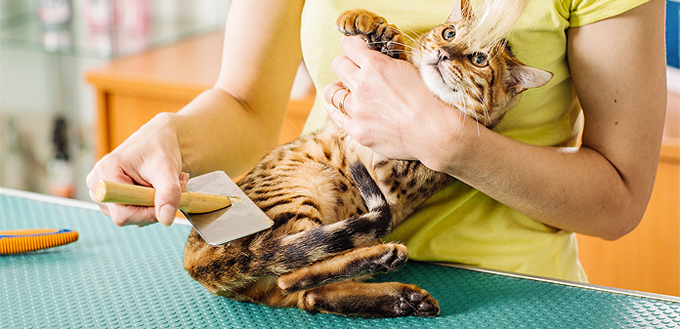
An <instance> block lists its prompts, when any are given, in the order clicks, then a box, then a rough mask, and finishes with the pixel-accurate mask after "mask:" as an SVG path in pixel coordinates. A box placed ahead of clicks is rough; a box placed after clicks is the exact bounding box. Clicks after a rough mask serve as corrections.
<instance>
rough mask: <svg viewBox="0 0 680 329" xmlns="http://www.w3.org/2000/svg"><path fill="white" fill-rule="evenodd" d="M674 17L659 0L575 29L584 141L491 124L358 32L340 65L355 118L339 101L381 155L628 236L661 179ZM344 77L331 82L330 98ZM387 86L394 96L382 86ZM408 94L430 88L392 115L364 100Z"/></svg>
mask: <svg viewBox="0 0 680 329" xmlns="http://www.w3.org/2000/svg"><path fill="white" fill-rule="evenodd" d="M663 17H664V2H663V1H662V0H655V1H652V2H650V3H648V4H645V5H642V6H640V7H638V8H636V9H633V10H631V11H629V12H626V13H624V14H622V15H619V16H617V17H613V18H610V19H607V20H603V21H600V22H597V23H594V24H590V25H587V26H583V27H579V28H573V29H570V30H569V31H568V39H569V41H568V42H569V44H568V49H569V50H568V58H569V64H570V68H571V70H572V73H573V79H574V83H575V86H576V90H577V93H578V95H579V99H580V101H581V105H582V107H583V111H584V115H585V130H584V134H583V145H582V146H581V148H579V149H570V148H557V147H540V146H532V145H528V144H524V143H521V142H518V141H515V140H512V139H510V138H507V137H504V136H502V135H500V134H498V133H495V132H492V131H490V130H488V129H485V128H484V127H481V126H480V125H479V124H477V122H476V121H474V120H473V119H471V118H469V117H465V116H461V114H460V112H459V111H455V110H454V111H452V110H451V108H450V107H447V106H445V105H444V104H441V103H437V102H435V101H434V100H432V97H431V96H428V95H425V94H423V93H421V92H420V91H421V89H422V86H420V83H419V82H417V79H416V76H415V73H414V72H409V69H403V68H401V67H397V66H403V64H400V63H396V61H394V62H392V61H388V60H387V59H375V58H372V59H367V58H368V57H371V56H374V55H371V54H370V52H364V51H357V49H358V47H360V46H359V44H360V42H361V41H360V39H359V40H357V39H358V38H346V39H344V40H343V48H344V49H345V51H346V53H347V54H348V57H349V58H340V59H339V60H336V62H334V70H335V71H336V74H337V75H338V77H339V78H340V79H341V81H342V83H344V84H347V85H348V86H350V89H351V90H352V94H351V96H350V97H347V98H346V102H345V109H346V110H347V112H348V113H349V114H350V116H345V115H343V114H340V113H339V111H337V110H335V109H333V108H332V107H331V106H327V109H328V111H329V115H330V116H331V118H333V120H334V121H335V122H337V123H338V124H339V125H340V126H341V127H343V128H344V129H345V130H347V131H348V133H349V134H350V135H351V136H353V137H355V139H357V141H359V142H360V143H362V144H364V145H367V146H369V147H372V148H373V149H374V150H376V151H377V152H379V153H382V154H384V155H386V156H391V157H398V158H415V159H419V160H420V161H422V162H423V164H425V165H426V166H428V167H430V168H432V169H434V170H437V171H442V172H446V173H449V174H451V175H453V176H454V177H456V178H458V179H460V180H461V181H463V182H465V183H467V184H469V185H471V186H473V187H475V188H477V189H479V190H480V191H482V192H484V193H485V194H487V195H489V196H490V197H492V198H494V199H496V200H498V201H499V202H501V203H504V204H506V205H507V206H509V207H511V208H513V209H515V210H517V211H519V212H521V213H523V214H525V215H527V216H529V217H532V218H534V219H536V220H539V221H541V222H543V223H545V224H547V225H550V226H554V227H557V228H560V229H565V230H569V231H573V232H579V233H583V234H588V235H594V236H600V237H603V238H605V239H616V238H618V237H621V236H622V235H624V234H626V233H627V232H629V231H630V230H632V229H633V228H635V227H636V226H637V224H638V223H639V221H640V219H641V217H642V215H643V213H644V210H645V208H646V205H647V202H648V200H649V196H650V194H651V190H652V186H653V183H654V174H655V172H656V166H657V163H658V159H659V149H660V144H661V136H662V130H663V121H664V113H665V104H666V103H665V99H666V87H665V82H666V80H665V55H664V20H663ZM350 39H353V40H350ZM364 48H365V47H364ZM371 66H376V67H378V69H377V71H382V73H381V74H382V75H383V76H384V77H383V78H381V80H383V81H382V82H380V83H382V84H380V83H377V84H375V83H369V82H366V79H367V78H366V77H367V76H370V75H371V73H370V72H366V69H368V68H369V67H371ZM392 70H394V71H395V72H397V71H399V72H398V73H391V72H392ZM360 71H365V72H360ZM362 74H365V76H362ZM373 74H375V73H373ZM390 74H395V75H396V74H400V75H406V76H407V77H406V78H407V82H403V80H401V81H402V82H401V85H399V84H397V83H390V81H396V79H395V77H394V76H389V75H390ZM409 77H410V78H409ZM402 78H403V77H402ZM373 82H376V81H375V80H374V81H373ZM338 85H339V83H338V84H333V85H329V87H328V88H326V90H325V91H324V93H325V96H326V99H328V98H329V96H330V94H331V93H332V92H333V90H335V89H336V88H337V87H338ZM352 85H354V86H352ZM373 85H378V86H380V87H381V88H372V87H371V86H373ZM352 87H354V88H352ZM384 90H387V91H384ZM383 92H384V93H387V96H384V95H377V93H383ZM408 92H410V93H411V94H413V93H414V92H418V93H420V95H422V97H420V98H419V101H420V107H418V105H416V104H408V102H409V101H405V102H402V103H400V102H398V101H397V102H395V103H399V104H400V105H395V107H396V108H397V109H398V110H397V111H392V112H389V113H387V112H376V108H380V107H376V106H370V105H369V106H364V104H359V103H360V101H359V100H361V102H362V103H363V102H369V101H370V99H376V100H382V101H385V100H387V101H388V102H390V100H393V99H399V98H400V96H399V95H401V94H406V93H408ZM369 94H372V95H369ZM381 96H384V97H381ZM374 105H375V104H374ZM383 108H384V107H383ZM388 108H389V107H388ZM432 118H436V119H432Z"/></svg>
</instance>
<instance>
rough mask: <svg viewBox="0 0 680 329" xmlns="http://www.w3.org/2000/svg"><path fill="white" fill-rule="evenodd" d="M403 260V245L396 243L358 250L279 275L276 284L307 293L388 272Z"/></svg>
mask: <svg viewBox="0 0 680 329" xmlns="http://www.w3.org/2000/svg"><path fill="white" fill-rule="evenodd" d="M407 258H408V251H407V249H406V246H404V245H402V244H398V243H385V244H378V245H374V246H369V247H361V248H356V249H352V250H350V251H349V252H346V253H343V254H340V255H337V256H334V257H329V258H326V259H323V260H321V261H318V262H316V263H314V264H312V265H310V266H305V267H301V268H297V269H295V270H293V271H291V272H288V273H285V274H283V275H280V276H279V277H278V279H277V280H276V283H277V285H278V286H279V287H280V288H281V289H283V290H284V291H287V292H293V291H298V290H308V289H311V288H316V287H319V286H322V285H325V284H329V283H333V282H338V281H344V280H347V279H350V278H354V277H357V276H361V275H365V274H373V273H385V272H391V271H394V270H396V269H398V268H399V267H401V266H402V265H404V264H405V263H406V259H407Z"/></svg>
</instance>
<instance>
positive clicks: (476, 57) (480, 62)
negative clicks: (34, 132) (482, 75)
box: [468, 53, 489, 67]
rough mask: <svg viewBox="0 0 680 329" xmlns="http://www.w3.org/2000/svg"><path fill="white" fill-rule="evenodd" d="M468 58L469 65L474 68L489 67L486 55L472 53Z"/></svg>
mask: <svg viewBox="0 0 680 329" xmlns="http://www.w3.org/2000/svg"><path fill="white" fill-rule="evenodd" d="M468 58H469V59H470V63H472V64H473V65H474V66H478V67H484V66H487V65H489V58H488V57H487V56H486V54H482V53H474V54H472V55H470V56H468Z"/></svg>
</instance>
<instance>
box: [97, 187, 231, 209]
mask: <svg viewBox="0 0 680 329" xmlns="http://www.w3.org/2000/svg"><path fill="white" fill-rule="evenodd" d="M95 194H96V196H97V201H99V202H113V203H118V204H124V205H129V206H145V207H153V205H154V196H155V194H156V190H155V189H153V188H151V187H145V186H139V185H132V184H123V183H114V182H109V181H100V182H99V184H97V189H96V190H95ZM229 206H231V199H230V197H228V196H224V195H214V194H206V193H198V192H184V193H182V195H181V197H180V199H179V207H178V208H179V209H181V210H183V211H185V212H187V213H193V214H200V213H206V212H211V211H215V210H219V209H223V208H227V207H229Z"/></svg>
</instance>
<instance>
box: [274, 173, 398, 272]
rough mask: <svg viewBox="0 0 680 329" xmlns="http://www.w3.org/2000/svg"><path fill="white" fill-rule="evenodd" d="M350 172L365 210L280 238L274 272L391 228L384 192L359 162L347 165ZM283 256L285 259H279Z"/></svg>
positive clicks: (360, 242) (366, 240) (354, 244)
mask: <svg viewBox="0 0 680 329" xmlns="http://www.w3.org/2000/svg"><path fill="white" fill-rule="evenodd" d="M350 173H351V175H352V179H353V180H354V183H355V184H356V186H357V188H358V189H359V192H360V193H361V197H362V198H363V200H364V203H365V204H366V207H367V209H368V212H366V213H364V214H361V215H357V216H354V217H350V218H348V219H345V220H343V221H340V222H337V223H333V224H330V225H324V226H321V227H318V228H315V229H312V230H309V231H303V232H300V233H297V234H293V235H289V236H286V237H283V238H282V239H281V241H280V244H279V246H280V249H279V255H278V256H279V257H276V259H278V261H277V262H276V263H277V264H276V266H275V267H277V270H276V272H280V273H283V272H287V271H290V270H292V269H295V268H298V267H301V266H306V265H309V264H312V263H314V262H316V261H318V260H321V259H324V258H326V257H329V256H332V255H335V254H338V253H341V252H343V251H346V250H350V249H352V248H355V247H359V246H362V245H366V244H369V243H371V242H374V241H376V240H378V239H381V238H383V237H384V236H385V235H386V234H387V233H388V232H389V229H390V225H391V223H392V212H391V211H390V205H389V204H388V203H387V199H385V195H384V194H383V193H382V191H380V188H379V187H378V185H377V184H376V182H375V181H374V180H373V178H372V177H371V175H370V174H369V173H368V170H367V169H366V167H365V166H364V164H363V163H361V162H355V163H353V164H351V165H350ZM282 258H283V259H285V261H281V260H282Z"/></svg>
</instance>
